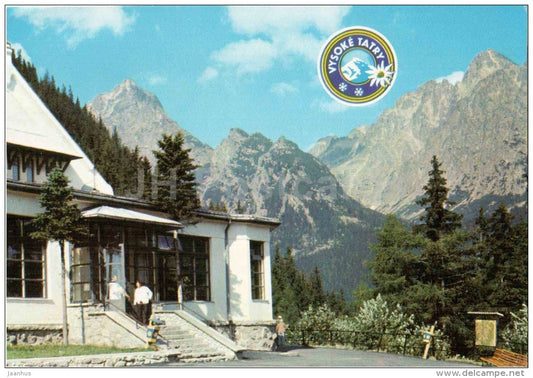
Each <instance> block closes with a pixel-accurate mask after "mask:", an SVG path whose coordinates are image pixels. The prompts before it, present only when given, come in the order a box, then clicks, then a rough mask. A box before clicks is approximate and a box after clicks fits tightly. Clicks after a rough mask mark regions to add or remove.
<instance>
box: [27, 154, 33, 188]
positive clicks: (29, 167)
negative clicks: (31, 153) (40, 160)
mask: <svg viewBox="0 0 533 378" xmlns="http://www.w3.org/2000/svg"><path fill="white" fill-rule="evenodd" d="M33 179H34V177H33V159H30V160H29V161H28V165H26V181H27V182H33Z"/></svg>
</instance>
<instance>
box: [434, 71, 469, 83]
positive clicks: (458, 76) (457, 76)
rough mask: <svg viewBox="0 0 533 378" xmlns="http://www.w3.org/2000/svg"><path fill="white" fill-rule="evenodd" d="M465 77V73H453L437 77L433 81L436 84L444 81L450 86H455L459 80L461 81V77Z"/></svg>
mask: <svg viewBox="0 0 533 378" xmlns="http://www.w3.org/2000/svg"><path fill="white" fill-rule="evenodd" d="M464 76H465V73H464V72H462V71H455V72H452V73H451V74H449V75H448V76H444V77H439V78H438V79H436V80H435V81H436V82H437V83H442V82H443V81H444V80H446V81H448V82H449V83H450V84H452V85H455V84H457V83H459V82H460V81H461V80H463V77H464Z"/></svg>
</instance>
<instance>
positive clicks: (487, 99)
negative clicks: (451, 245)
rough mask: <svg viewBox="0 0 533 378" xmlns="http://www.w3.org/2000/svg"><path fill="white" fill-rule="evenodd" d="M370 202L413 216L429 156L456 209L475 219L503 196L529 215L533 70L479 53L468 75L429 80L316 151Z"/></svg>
mask: <svg viewBox="0 0 533 378" xmlns="http://www.w3.org/2000/svg"><path fill="white" fill-rule="evenodd" d="M310 153H311V154H313V155H314V156H315V157H317V158H318V159H320V160H321V161H323V162H324V163H326V164H327V165H328V167H329V168H330V169H331V172H332V173H333V174H334V175H335V176H336V177H337V178H338V180H339V182H340V183H341V185H342V186H343V188H344V189H345V190H346V192H347V193H348V194H349V195H350V196H352V197H353V198H356V199H357V200H358V201H360V202H361V203H362V204H363V205H365V206H367V207H369V208H371V209H374V210H377V211H379V212H382V213H395V214H398V215H399V216H401V217H402V218H404V219H407V220H411V221H414V220H416V219H417V218H418V217H419V216H420V214H421V211H422V209H421V208H420V207H419V206H417V205H416V204H415V201H416V200H417V199H418V198H419V197H420V196H421V195H422V194H423V186H424V185H425V184H426V183H427V180H428V175H427V174H428V171H429V169H430V160H431V158H432V156H433V155H436V156H437V157H438V159H439V161H440V162H441V163H442V169H443V170H444V171H445V177H446V179H447V186H448V187H449V188H450V193H449V196H450V199H452V200H454V201H455V202H457V206H456V207H455V209H454V210H456V211H458V212H460V213H462V214H464V216H465V222H467V223H470V222H471V221H472V219H473V218H474V217H475V216H476V215H477V213H478V210H479V208H480V207H481V206H483V207H484V208H485V210H489V211H490V209H492V208H494V207H495V206H497V205H498V203H499V202H500V201H503V202H504V203H505V205H506V206H508V207H510V208H512V210H513V211H514V212H515V213H516V214H521V215H524V214H525V213H524V209H525V206H524V205H525V201H526V199H527V179H526V178H525V177H524V174H525V173H526V171H527V68H526V66H525V65H524V66H519V65H516V64H514V63H513V62H511V61H509V60H508V59H507V58H505V57H504V56H502V55H500V54H498V53H497V52H495V51H493V50H489V51H486V52H483V53H481V54H479V55H478V56H476V57H475V58H474V60H473V61H472V63H471V64H470V66H469V68H468V70H467V72H466V73H465V75H464V78H463V80H462V81H460V82H458V83H457V84H455V85H454V84H451V83H449V82H448V81H446V80H443V81H441V82H437V81H434V80H432V81H429V82H427V83H425V84H424V85H422V86H421V87H419V88H418V89H416V90H415V91H413V92H411V93H407V94H405V95H403V96H402V97H401V98H400V99H399V100H398V101H397V102H396V104H395V105H394V107H393V108H391V109H388V110H385V111H384V112H383V113H382V115H381V116H380V117H379V119H378V120H377V122H376V123H375V124H373V125H370V126H360V127H356V128H354V130H353V131H352V132H351V133H350V134H349V135H347V136H343V137H337V136H330V137H326V138H323V139H321V140H319V141H318V142H317V144H316V145H315V146H314V147H313V148H312V149H311V151H310Z"/></svg>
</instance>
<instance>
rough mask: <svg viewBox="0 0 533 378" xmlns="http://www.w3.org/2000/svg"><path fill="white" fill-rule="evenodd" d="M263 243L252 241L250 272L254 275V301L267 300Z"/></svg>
mask: <svg viewBox="0 0 533 378" xmlns="http://www.w3.org/2000/svg"><path fill="white" fill-rule="evenodd" d="M263 258H264V253H263V243H262V242H258V241H253V240H250V268H251V269H250V270H251V273H252V299H254V300H256V299H265V273H264V266H263V265H264V264H263Z"/></svg>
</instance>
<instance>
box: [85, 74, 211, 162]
mask: <svg viewBox="0 0 533 378" xmlns="http://www.w3.org/2000/svg"><path fill="white" fill-rule="evenodd" d="M87 108H88V109H89V111H90V112H92V113H93V114H94V115H95V116H96V117H102V120H103V121H104V124H105V125H106V126H107V127H108V129H109V130H113V129H115V128H116V129H117V131H118V134H119V136H120V138H121V139H122V142H123V143H124V144H125V145H126V146H128V147H130V148H134V147H136V146H138V147H139V150H140V153H141V154H143V155H145V156H147V157H148V158H149V159H150V160H151V161H152V163H153V162H154V160H153V159H154V157H153V155H152V153H151V151H152V150H155V149H157V141H158V140H159V139H161V135H162V134H163V133H166V134H175V133H177V132H178V131H181V132H182V133H183V134H184V136H185V145H186V147H187V148H193V147H194V148H193V151H192V152H191V155H192V157H193V158H194V159H195V160H196V162H197V163H198V164H200V165H203V164H205V163H206V162H207V161H208V160H209V158H210V155H211V153H212V149H211V147H209V146H207V145H206V144H204V143H202V142H200V141H199V140H198V139H196V138H195V137H194V136H192V135H191V134H190V133H189V132H187V131H186V130H184V129H182V128H181V127H180V126H179V125H178V123H177V122H176V121H174V120H172V119H171V118H170V117H169V116H168V115H167V113H166V112H165V110H164V109H163V106H162V104H161V102H160V101H159V99H158V98H157V96H156V95H154V94H153V93H151V92H148V91H146V90H144V89H143V88H141V87H139V86H138V85H137V84H136V83H135V81H133V80H132V79H125V80H124V81H122V82H121V83H120V84H119V85H117V86H116V87H115V88H113V89H112V90H111V91H109V92H107V93H103V94H100V95H98V96H96V97H95V98H94V99H93V100H91V101H90V102H89V103H88V104H87Z"/></svg>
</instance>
